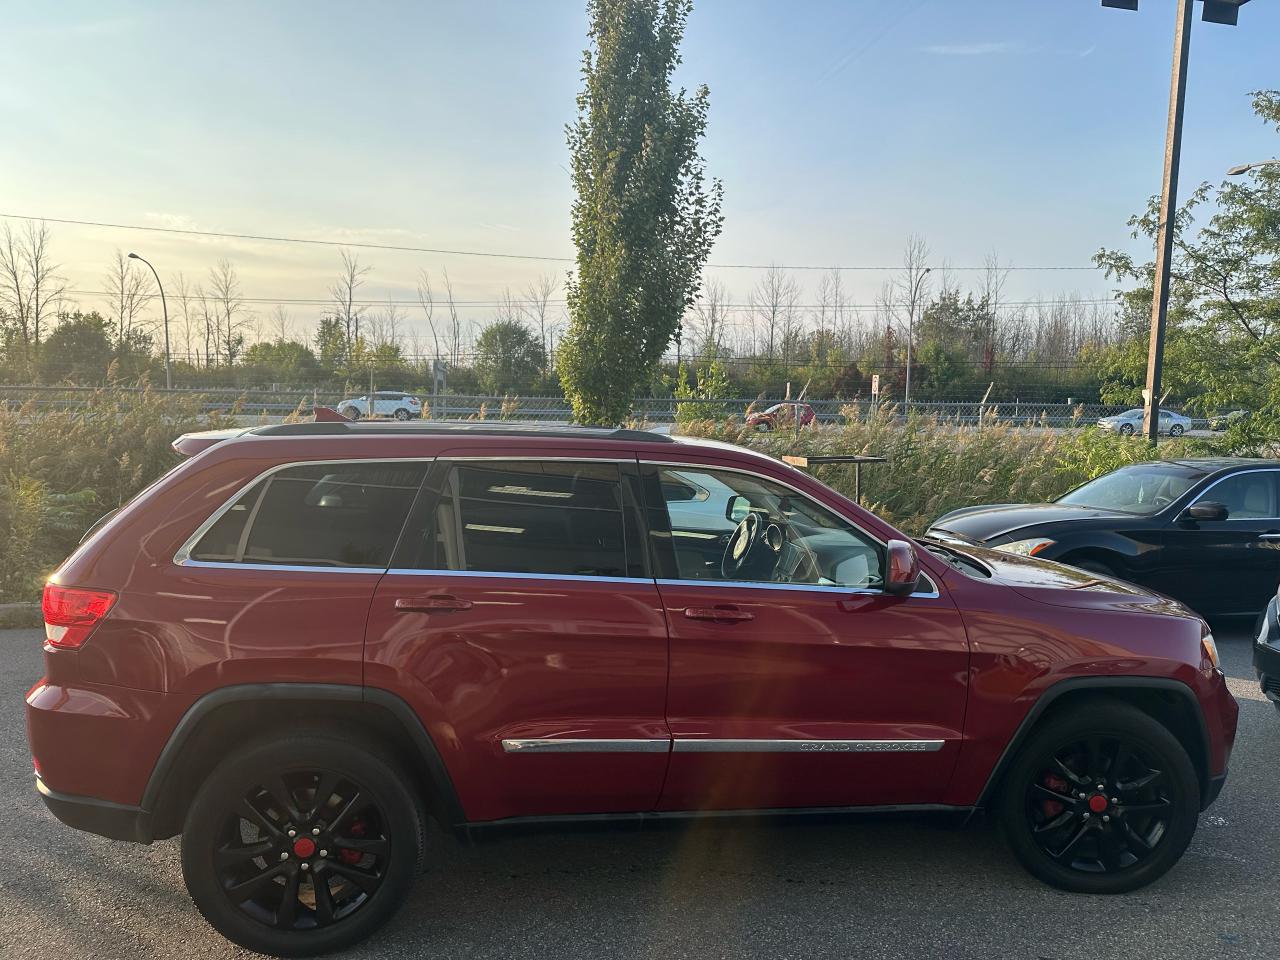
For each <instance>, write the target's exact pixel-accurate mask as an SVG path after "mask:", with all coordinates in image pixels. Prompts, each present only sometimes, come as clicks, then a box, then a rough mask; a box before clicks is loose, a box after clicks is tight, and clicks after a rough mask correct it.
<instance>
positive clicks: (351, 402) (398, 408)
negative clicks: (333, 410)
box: [338, 390, 422, 420]
mask: <svg viewBox="0 0 1280 960" xmlns="http://www.w3.org/2000/svg"><path fill="white" fill-rule="evenodd" d="M338 412H339V413H340V414H342V415H343V416H344V417H349V418H351V419H352V420H359V419H360V418H361V417H370V416H373V417H395V419H397V420H416V419H418V418H419V417H421V416H422V401H421V400H419V399H418V398H417V397H415V396H413V395H412V394H408V393H401V392H399V391H396V390H380V391H378V392H376V393H374V394H373V404H372V412H370V402H369V394H365V395H364V396H362V397H350V398H348V399H346V400H343V401H342V402H341V403H339V404H338Z"/></svg>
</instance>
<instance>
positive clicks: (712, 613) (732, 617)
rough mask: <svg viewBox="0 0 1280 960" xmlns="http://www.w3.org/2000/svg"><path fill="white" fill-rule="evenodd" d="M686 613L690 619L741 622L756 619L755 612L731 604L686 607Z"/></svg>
mask: <svg viewBox="0 0 1280 960" xmlns="http://www.w3.org/2000/svg"><path fill="white" fill-rule="evenodd" d="M684 615H685V616H686V617H687V618H688V619H690V620H714V621H716V622H717V623H740V622H742V621H744V620H754V619H755V614H753V613H748V612H747V611H746V610H739V609H738V608H737V607H730V606H723V607H685V608H684Z"/></svg>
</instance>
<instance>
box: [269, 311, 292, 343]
mask: <svg viewBox="0 0 1280 960" xmlns="http://www.w3.org/2000/svg"><path fill="white" fill-rule="evenodd" d="M270 326H271V334H272V339H273V340H275V342H276V343H284V342H285V341H287V340H288V339H289V334H290V333H291V332H292V327H293V318H292V317H291V316H289V311H288V310H286V309H285V307H284V304H282V303H277V304H276V305H275V307H274V309H272V311H271V320H270Z"/></svg>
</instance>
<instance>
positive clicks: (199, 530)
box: [173, 438, 436, 573]
mask: <svg viewBox="0 0 1280 960" xmlns="http://www.w3.org/2000/svg"><path fill="white" fill-rule="evenodd" d="M310 439H314V438H310ZM435 459H436V458H435V457H338V458H336V459H332V460H327V459H326V460H292V461H290V462H288V463H278V464H276V465H275V466H274V467H268V468H267V469H266V470H263V471H262V472H261V473H259V474H258V475H257V476H255V477H254V478H253V479H252V480H250V481H249V482H248V483H246V484H244V485H243V486H241V487H240V488H239V489H238V490H236V492H235V493H233V494H232V495H231V496H230V497H229V498H228V499H227V500H226V501H225V502H224V503H223V504H222V506H220V507H218V509H217V510H215V511H214V512H213V513H212V514H210V515H209V517H208V518H207V519H206V520H205V521H204V523H202V524H200V526H198V527H196V531H195V533H193V534H191V536H189V537H187V539H186V541H185V542H184V543H183V544H182V546H180V547H179V548H178V552H177V553H175V554H174V555H173V562H174V564H175V565H176V566H179V567H182V566H211V567H234V568H237V569H241V570H251V569H254V567H255V566H262V567H265V568H266V569H269V570H281V569H285V568H286V565H285V564H270V563H268V564H261V565H257V564H255V565H250V564H247V563H236V562H235V561H234V560H192V559H191V551H192V550H193V549H195V545H196V544H197V543H199V542H200V538H201V537H203V536H204V535H205V534H206V533H208V532H209V530H210V529H211V528H212V527H213V525H214V524H215V523H217V522H218V521H219V520H221V519H222V518H223V516H224V515H225V514H226V513H227V512H228V511H230V509H231V508H232V507H233V506H235V502H236V501H237V500H239V499H240V498H241V497H243V496H244V495H245V494H246V493H248V492H249V490H250V488H252V487H253V486H254V485H255V484H257V483H258V482H259V481H262V480H265V479H266V478H267V477H270V476H272V475H273V474H276V473H279V472H280V471H281V470H288V469H289V468H290V467H310V466H322V467H323V466H330V465H336V464H349V463H432V462H434V461H435ZM293 566H294V567H295V569H300V570H343V571H347V572H351V571H352V570H370V569H376V570H377V571H378V572H379V573H382V572H384V571H385V570H386V567H377V568H372V567H364V568H356V567H331V566H325V565H323V564H315V565H309V564H296V565H293Z"/></svg>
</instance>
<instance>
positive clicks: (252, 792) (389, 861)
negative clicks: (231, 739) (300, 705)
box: [182, 735, 422, 956]
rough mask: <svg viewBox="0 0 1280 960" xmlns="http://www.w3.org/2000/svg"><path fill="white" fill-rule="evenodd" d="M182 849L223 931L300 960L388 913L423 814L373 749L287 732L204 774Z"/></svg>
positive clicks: (357, 934) (199, 897)
mask: <svg viewBox="0 0 1280 960" xmlns="http://www.w3.org/2000/svg"><path fill="white" fill-rule="evenodd" d="M182 853H183V874H184V876H185V877H186V880H187V887H188V889H189V890H190V892H191V896H192V899H193V900H195V902H196V905H197V906H198V907H199V908H200V911H201V913H203V914H204V916H205V918H206V919H208V920H209V922H210V923H212V924H213V925H214V926H215V927H216V928H217V929H218V930H219V931H220V932H221V933H222V934H223V935H224V936H226V937H227V938H228V939H230V940H233V941H234V942H236V943H239V944H241V945H242V946H245V947H248V948H250V949H252V950H258V951H260V952H263V953H269V954H273V955H276V956H306V955H311V954H315V953H323V952H327V951H330V950H335V949H340V948H341V947H343V946H347V945H349V944H351V943H354V942H356V941H357V940H359V939H362V938H363V937H365V936H367V935H368V934H369V933H371V932H372V931H373V930H374V929H375V928H376V927H378V926H380V925H381V924H382V923H383V922H385V920H386V919H387V918H388V917H389V916H390V915H391V913H393V912H394V911H395V909H396V907H397V906H399V904H400V902H401V900H403V898H404V895H405V894H406V892H407V891H408V888H409V887H410V886H411V885H412V882H413V876H414V873H415V872H416V868H417V866H418V864H419V861H420V858H421V853H422V817H421V813H420V811H419V810H418V808H417V804H416V803H415V801H414V800H413V798H412V796H411V794H410V793H409V792H408V790H407V789H406V787H405V784H404V782H403V781H402V779H401V777H400V776H399V775H398V773H397V772H396V770H395V768H394V765H393V764H391V763H389V762H387V761H386V760H385V759H384V758H383V757H382V756H381V755H380V754H379V753H378V752H377V750H376V748H371V746H370V745H367V744H362V745H356V744H355V743H353V742H352V741H348V740H345V739H330V738H329V737H328V736H327V735H311V736H298V737H291V738H289V739H286V740H280V741H275V742H264V743H260V744H256V745H254V746H252V747H250V748H247V749H246V750H244V751H241V752H240V753H237V754H235V755H234V756H232V757H231V758H229V759H228V760H227V761H225V762H224V763H223V764H222V765H220V766H219V767H218V769H217V770H215V771H214V773H213V774H211V775H210V777H209V779H208V780H207V781H206V783H205V785H204V786H203V787H202V788H201V790H200V792H199V794H198V795H197V797H196V799H195V801H194V802H193V803H192V806H191V809H190V811H189V812H188V816H187V825H186V829H185V830H184V831H183V848H182Z"/></svg>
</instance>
